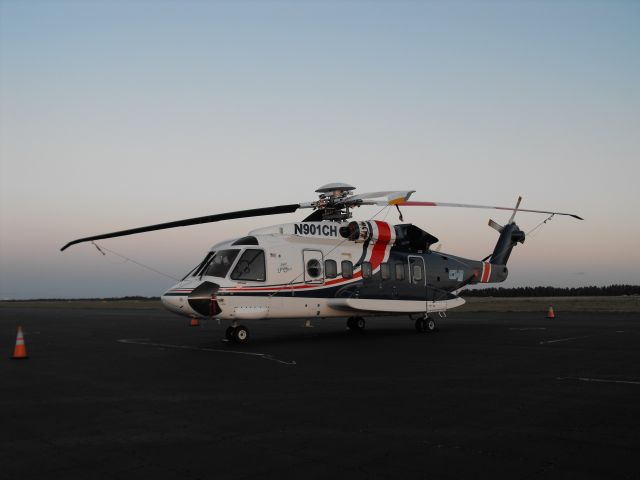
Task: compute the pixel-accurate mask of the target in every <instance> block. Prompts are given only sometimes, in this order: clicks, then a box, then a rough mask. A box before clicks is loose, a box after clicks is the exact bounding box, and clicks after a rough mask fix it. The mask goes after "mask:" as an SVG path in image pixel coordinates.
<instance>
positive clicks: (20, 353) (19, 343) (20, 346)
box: [11, 327, 29, 360]
mask: <svg viewBox="0 0 640 480" xmlns="http://www.w3.org/2000/svg"><path fill="white" fill-rule="evenodd" d="M11 358H13V359H14V360H20V359H21V358H29V356H28V355H27V348H26V347H25V346H24V337H23V336H22V327H18V337H17V338H16V349H15V350H14V351H13V357H11Z"/></svg>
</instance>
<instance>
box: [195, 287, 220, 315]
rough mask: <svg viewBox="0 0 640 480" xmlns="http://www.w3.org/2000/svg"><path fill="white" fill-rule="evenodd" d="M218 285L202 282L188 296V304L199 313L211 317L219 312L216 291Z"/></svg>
mask: <svg viewBox="0 0 640 480" xmlns="http://www.w3.org/2000/svg"><path fill="white" fill-rule="evenodd" d="M219 288H220V285H218V284H217V283H213V282H202V283H201V284H200V285H199V286H198V287H196V288H195V289H194V290H193V291H192V292H191V293H190V294H189V295H188V296H187V300H188V302H189V306H190V307H191V308H192V309H193V310H194V311H196V312H198V313H199V314H200V315H203V316H205V317H213V316H215V315H217V314H219V313H220V312H221V310H220V307H219V306H218V302H217V301H216V293H217V292H218V289H219Z"/></svg>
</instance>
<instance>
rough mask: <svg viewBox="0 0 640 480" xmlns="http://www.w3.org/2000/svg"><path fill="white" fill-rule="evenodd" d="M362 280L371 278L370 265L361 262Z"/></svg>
mask: <svg viewBox="0 0 640 480" xmlns="http://www.w3.org/2000/svg"><path fill="white" fill-rule="evenodd" d="M362 278H371V263H369V262H362Z"/></svg>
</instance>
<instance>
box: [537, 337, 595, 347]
mask: <svg viewBox="0 0 640 480" xmlns="http://www.w3.org/2000/svg"><path fill="white" fill-rule="evenodd" d="M589 337H593V335H583V336H582V337H569V338H558V339H556V340H543V341H542V342H540V345H546V344H548V343H558V342H569V341H571V340H579V339H581V338H589Z"/></svg>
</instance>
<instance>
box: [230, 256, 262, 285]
mask: <svg viewBox="0 0 640 480" xmlns="http://www.w3.org/2000/svg"><path fill="white" fill-rule="evenodd" d="M231 279H232V280H249V281H253V282H264V281H265V268H264V252H263V251H262V250H257V249H253V248H248V249H246V250H245V251H244V253H243V254H242V256H241V257H240V260H238V263H237V264H236V267H235V268H234V269H233V272H231Z"/></svg>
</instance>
